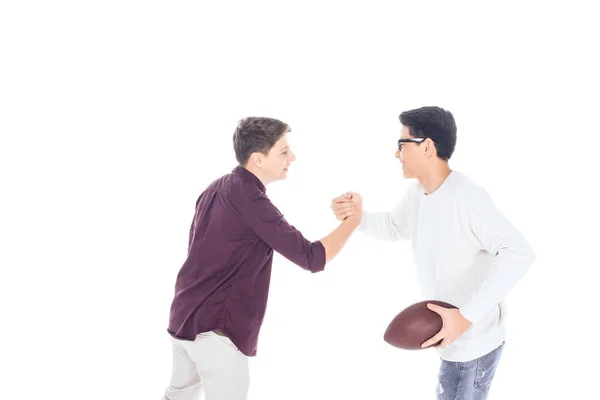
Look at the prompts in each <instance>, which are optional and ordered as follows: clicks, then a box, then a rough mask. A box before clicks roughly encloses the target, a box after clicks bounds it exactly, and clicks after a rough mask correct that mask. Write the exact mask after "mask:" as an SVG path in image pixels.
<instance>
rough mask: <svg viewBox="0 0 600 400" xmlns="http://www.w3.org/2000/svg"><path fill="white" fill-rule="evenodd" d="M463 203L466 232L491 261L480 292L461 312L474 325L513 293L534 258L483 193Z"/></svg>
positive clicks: (525, 244)
mask: <svg viewBox="0 0 600 400" xmlns="http://www.w3.org/2000/svg"><path fill="white" fill-rule="evenodd" d="M463 203H464V204H463V207H464V208H463V212H464V213H463V215H464V217H465V218H466V220H467V226H468V228H469V229H470V231H471V232H472V234H473V235H474V236H475V237H476V238H477V241H478V242H479V243H480V244H481V249H482V250H485V251H487V252H488V253H490V254H491V255H492V256H493V257H494V263H493V264H492V266H491V269H490V270H489V271H488V274H487V275H486V277H485V278H484V281H483V282H482V284H481V286H480V288H479V289H478V291H477V292H476V293H475V294H474V296H473V297H472V298H471V300H470V301H469V302H468V303H467V304H466V305H465V306H464V307H462V308H461V313H462V314H463V316H464V317H465V318H466V319H468V320H469V321H471V322H472V323H476V322H477V321H479V320H480V319H481V318H482V317H483V316H484V315H485V314H486V313H487V312H488V311H489V310H490V309H492V308H493V307H495V306H496V305H497V304H499V303H500V302H501V301H502V300H503V299H504V297H505V296H506V295H507V294H508V293H509V292H510V291H511V290H512V288H513V287H514V286H515V285H516V284H517V282H518V281H519V280H520V279H521V278H522V277H523V276H524V275H525V273H526V272H527V271H528V270H529V268H530V267H531V265H532V264H533V262H534V260H535V256H534V253H533V251H532V249H531V248H530V246H529V244H528V243H527V241H526V240H525V239H524V237H523V236H522V235H521V233H520V232H519V231H518V230H517V229H516V228H515V227H514V226H513V224H512V223H511V222H510V221H509V220H508V219H507V218H506V217H505V216H504V215H503V214H502V213H501V212H500V211H499V210H498V209H497V208H496V206H495V205H494V203H493V202H492V200H491V198H490V197H489V196H488V194H487V193H486V192H485V190H483V189H480V190H477V191H475V192H474V193H472V194H471V195H470V196H469V198H468V199H465V201H464V202H463ZM459 207H460V206H459Z"/></svg>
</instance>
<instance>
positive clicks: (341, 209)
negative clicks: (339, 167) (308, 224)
mask: <svg viewBox="0 0 600 400" xmlns="http://www.w3.org/2000/svg"><path fill="white" fill-rule="evenodd" d="M362 204H363V199H362V197H361V196H360V194H358V193H354V192H346V193H344V194H342V195H341V196H338V197H336V198H334V199H333V200H331V209H332V210H333V213H334V214H335V217H336V218H337V219H338V220H340V221H344V220H346V219H356V220H357V221H356V222H360V220H361V219H362V213H363V208H362Z"/></svg>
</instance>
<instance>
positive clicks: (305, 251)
mask: <svg viewBox="0 0 600 400" xmlns="http://www.w3.org/2000/svg"><path fill="white" fill-rule="evenodd" d="M273 251H277V252H278V253H280V254H281V255H283V256H284V257H286V258H287V259H289V260H290V261H292V262H293V263H295V264H297V265H299V266H300V267H302V268H304V269H306V270H309V271H311V272H319V271H322V270H323V269H324V268H325V248H324V247H323V245H322V244H321V242H319V241H316V242H310V241H308V240H307V239H305V238H304V237H303V236H302V234H301V233H300V232H299V231H298V230H297V229H296V228H294V227H293V226H292V225H290V224H289V223H288V222H287V221H286V220H285V218H284V217H283V215H282V214H281V213H280V212H279V210H278V209H277V208H276V207H275V206H274V205H273V203H271V201H270V200H269V198H268V197H267V195H266V188H265V186H264V185H263V183H262V182H261V181H260V180H259V179H258V178H257V177H256V176H255V175H254V174H252V173H251V172H249V171H248V170H246V169H245V168H243V167H239V166H238V167H236V168H234V169H233V171H232V172H231V173H229V174H227V175H225V176H223V177H221V178H219V179H217V180H215V181H214V182H213V183H212V184H210V185H209V186H208V188H207V189H206V190H205V191H204V192H203V193H202V194H201V195H200V197H199V198H198V201H197V203H196V213H195V215H194V220H193V222H192V226H191V228H190V235H189V249H188V257H187V259H186V261H185V263H184V264H183V266H182V267H181V269H180V271H179V274H178V275H177V280H176V283H175V297H174V299H173V302H172V304H171V313H170V318H169V328H168V332H169V333H170V334H171V335H173V336H174V337H176V338H178V339H183V340H194V339H195V338H196V336H197V335H198V334H199V333H202V332H208V331H212V330H215V329H221V330H222V331H223V332H224V333H225V334H226V335H227V336H229V338H230V339H231V341H232V342H233V343H234V344H235V345H236V346H237V347H238V349H239V350H240V351H241V352H243V353H244V354H246V355H247V356H255V355H256V350H257V342H258V336H259V331H260V328H261V326H262V322H263V318H264V314H265V310H266V306H267V298H268V294H269V283H270V280H271V265H272V263H273Z"/></svg>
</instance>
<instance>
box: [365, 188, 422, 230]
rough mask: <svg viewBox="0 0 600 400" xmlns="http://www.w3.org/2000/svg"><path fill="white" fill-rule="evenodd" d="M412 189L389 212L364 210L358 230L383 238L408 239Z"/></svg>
mask: <svg viewBox="0 0 600 400" xmlns="http://www.w3.org/2000/svg"><path fill="white" fill-rule="evenodd" d="M411 189H412V188H410V189H409V190H407V191H406V193H405V194H404V196H403V197H402V199H401V200H400V202H399V203H398V204H397V205H396V206H395V207H394V208H393V209H392V210H391V211H388V212H363V217H362V221H361V223H360V226H359V227H358V230H359V231H361V232H363V233H365V234H367V235H369V236H373V237H375V238H377V239H381V240H390V241H396V240H408V239H410V230H409V227H408V212H409V202H410V195H411Z"/></svg>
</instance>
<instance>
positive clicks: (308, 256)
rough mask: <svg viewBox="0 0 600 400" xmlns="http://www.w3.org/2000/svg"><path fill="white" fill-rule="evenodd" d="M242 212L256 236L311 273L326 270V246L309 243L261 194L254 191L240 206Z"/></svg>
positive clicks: (318, 243) (318, 242)
mask: <svg viewBox="0 0 600 400" xmlns="http://www.w3.org/2000/svg"><path fill="white" fill-rule="evenodd" d="M240 208H241V210H240V211H241V214H242V217H243V218H244V220H245V221H246V223H247V224H248V226H249V227H250V228H251V229H252V230H253V231H254V232H255V233H256V235H257V236H258V237H259V238H260V239H261V240H263V241H264V242H265V243H267V244H268V245H269V246H270V247H271V248H272V249H273V250H274V251H276V252H278V253H279V254H281V255H282V256H284V257H285V258H287V259H288V260H290V261H291V262H293V263H294V264H296V265H298V266H300V267H302V268H304V269H306V270H308V271H311V272H319V271H323V270H324V269H325V247H323V244H322V243H321V242H320V241H315V242H311V241H309V240H307V239H306V238H305V237H304V236H303V235H302V233H301V232H300V231H299V230H298V229H296V228H294V227H293V226H292V225H290V224H289V223H288V222H287V221H286V219H285V218H284V216H283V214H281V212H280V211H279V210H278V209H277V207H275V205H273V203H271V200H269V198H268V197H267V196H266V195H265V194H264V193H261V192H259V193H256V194H255V195H253V196H252V197H251V198H249V199H248V200H247V201H245V202H244V204H243V205H242V206H241V207H240Z"/></svg>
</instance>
